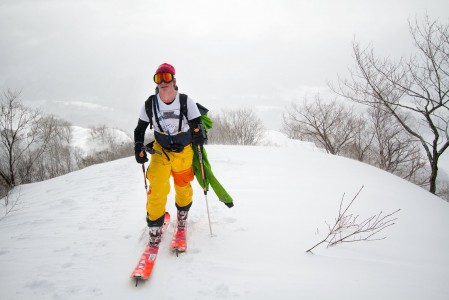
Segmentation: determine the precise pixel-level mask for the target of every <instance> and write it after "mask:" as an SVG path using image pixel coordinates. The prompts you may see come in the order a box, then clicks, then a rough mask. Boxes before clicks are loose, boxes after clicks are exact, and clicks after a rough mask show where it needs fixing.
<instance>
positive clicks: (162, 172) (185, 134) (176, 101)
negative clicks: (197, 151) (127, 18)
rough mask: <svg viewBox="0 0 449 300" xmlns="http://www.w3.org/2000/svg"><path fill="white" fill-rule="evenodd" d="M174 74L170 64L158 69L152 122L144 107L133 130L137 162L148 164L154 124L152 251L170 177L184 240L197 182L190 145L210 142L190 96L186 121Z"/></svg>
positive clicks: (150, 196) (159, 230) (150, 169)
mask: <svg viewBox="0 0 449 300" xmlns="http://www.w3.org/2000/svg"><path fill="white" fill-rule="evenodd" d="M175 74H176V73H175V68H174V67H173V66H172V65H170V64H167V63H163V64H161V65H160V66H159V67H158V68H157V70H156V72H155V75H154V76H153V80H154V82H155V83H156V85H157V88H156V93H157V94H156V95H154V96H152V98H151V97H150V98H151V99H152V100H151V101H152V102H154V103H152V108H153V111H152V112H153V113H152V116H151V118H152V120H150V117H149V116H148V114H147V109H146V106H145V105H144V106H143V107H142V109H141V111H140V116H139V120H138V123H137V127H136V129H135V130H134V142H135V145H134V151H135V157H136V161H137V162H138V163H140V164H144V163H145V162H147V161H148V157H147V154H146V152H145V151H142V148H143V147H144V136H145V131H146V129H147V127H148V125H150V124H151V125H153V124H155V126H154V137H155V141H154V143H150V144H151V145H152V149H149V150H148V149H147V151H149V152H150V153H152V154H153V155H151V160H150V165H149V166H148V169H147V172H146V177H147V179H148V180H149V182H150V188H149V191H148V195H147V223H148V227H149V235H150V240H149V246H150V247H153V248H156V247H159V243H160V241H161V235H162V225H163V222H164V216H165V211H166V210H165V207H166V203H167V196H168V194H169V192H170V176H172V177H173V181H174V188H175V192H176V195H175V204H176V207H177V229H178V231H179V232H181V233H182V234H184V236H185V229H186V223H187V216H188V212H189V209H190V207H191V205H192V196H193V190H192V186H191V184H190V182H191V181H192V180H193V179H194V172H193V168H192V162H193V155H194V152H193V150H192V146H191V144H192V143H194V144H195V146H196V147H197V145H200V146H203V144H204V142H205V140H206V139H207V137H206V136H205V134H204V131H203V130H202V126H201V125H200V124H201V114H200V111H199V109H198V107H197V105H196V103H195V102H194V101H193V100H192V99H191V98H190V97H188V96H187V118H186V117H185V116H183V114H182V113H181V101H180V93H178V88H177V85H176V78H175ZM183 96H185V95H183ZM147 101H150V99H149V100H147ZM151 127H152V126H150V128H151ZM150 144H149V145H150ZM147 146H148V145H147Z"/></svg>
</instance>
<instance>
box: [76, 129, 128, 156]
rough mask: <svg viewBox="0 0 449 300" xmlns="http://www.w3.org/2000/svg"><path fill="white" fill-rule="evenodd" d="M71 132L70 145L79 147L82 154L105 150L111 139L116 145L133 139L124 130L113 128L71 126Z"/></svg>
mask: <svg viewBox="0 0 449 300" xmlns="http://www.w3.org/2000/svg"><path fill="white" fill-rule="evenodd" d="M71 133H72V140H71V142H70V146H71V147H73V148H78V149H80V150H81V151H82V152H83V153H84V154H92V153H95V152H100V151H103V150H107V149H108V148H109V147H110V145H111V141H114V143H115V144H116V145H118V146H120V145H123V144H126V143H132V141H133V140H132V138H131V137H130V136H128V135H127V134H126V133H125V132H124V131H122V130H120V129H115V128H101V131H99V130H98V129H97V130H95V129H93V128H84V127H79V126H71ZM109 150H112V149H109Z"/></svg>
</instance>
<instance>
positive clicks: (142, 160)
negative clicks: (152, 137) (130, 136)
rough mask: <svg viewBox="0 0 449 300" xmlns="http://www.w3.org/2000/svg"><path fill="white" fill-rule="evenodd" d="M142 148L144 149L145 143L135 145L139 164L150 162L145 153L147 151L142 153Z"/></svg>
mask: <svg viewBox="0 0 449 300" xmlns="http://www.w3.org/2000/svg"><path fill="white" fill-rule="evenodd" d="M142 147H143V143H136V144H135V145H134V153H135V157H136V161H137V162H138V163H139V164H144V163H146V162H147V161H148V157H147V153H146V152H145V150H144V151H142Z"/></svg>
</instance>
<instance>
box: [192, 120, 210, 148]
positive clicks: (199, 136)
mask: <svg viewBox="0 0 449 300" xmlns="http://www.w3.org/2000/svg"><path fill="white" fill-rule="evenodd" d="M192 141H193V143H194V144H195V145H200V146H203V145H204V144H205V143H206V141H207V135H206V131H205V130H204V126H203V124H198V126H196V127H195V128H193V129H192Z"/></svg>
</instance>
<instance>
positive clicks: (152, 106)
mask: <svg viewBox="0 0 449 300" xmlns="http://www.w3.org/2000/svg"><path fill="white" fill-rule="evenodd" d="M154 99H155V95H151V96H150V97H149V98H148V99H147V100H146V101H145V111H146V113H147V116H148V119H149V120H150V129H153V111H156V101H154ZM179 102H180V105H181V109H180V110H181V114H180V115H179V128H178V131H181V127H182V116H184V117H186V119H187V120H188V118H187V95H186V94H181V93H180V94H179ZM196 106H197V107H198V109H199V111H200V114H201V122H202V123H203V126H204V129H206V130H207V129H210V128H212V125H213V122H212V120H211V119H210V118H209V117H208V116H207V113H208V111H209V110H208V109H207V108H205V107H204V106H202V105H201V104H199V103H196ZM156 123H157V125H158V127H159V130H160V131H161V132H163V130H162V126H161V124H160V123H159V119H158V118H156Z"/></svg>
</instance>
